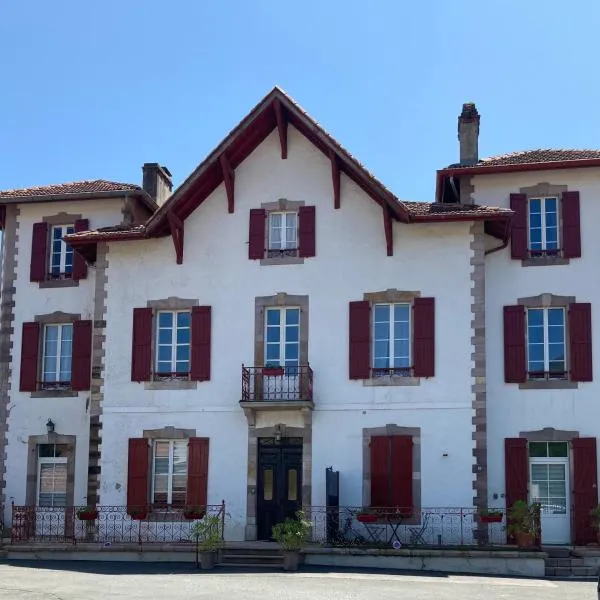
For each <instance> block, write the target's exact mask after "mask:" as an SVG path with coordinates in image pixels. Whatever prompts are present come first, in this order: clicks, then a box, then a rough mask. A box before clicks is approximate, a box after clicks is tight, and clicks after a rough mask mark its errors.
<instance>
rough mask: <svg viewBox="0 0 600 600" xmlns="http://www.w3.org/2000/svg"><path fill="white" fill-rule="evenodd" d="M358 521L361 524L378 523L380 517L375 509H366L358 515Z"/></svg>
mask: <svg viewBox="0 0 600 600" xmlns="http://www.w3.org/2000/svg"><path fill="white" fill-rule="evenodd" d="M356 520H357V521H358V522H359V523H377V521H379V515H378V514H377V511H375V509H373V508H371V507H365V508H363V509H362V510H361V511H360V512H359V513H358V514H357V515H356Z"/></svg>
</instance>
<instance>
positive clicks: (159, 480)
mask: <svg viewBox="0 0 600 600" xmlns="http://www.w3.org/2000/svg"><path fill="white" fill-rule="evenodd" d="M168 490H169V476H168V475H159V474H158V473H157V474H156V475H155V477H154V491H155V492H166V491H168Z"/></svg>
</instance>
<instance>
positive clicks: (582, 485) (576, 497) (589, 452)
mask: <svg viewBox="0 0 600 600" xmlns="http://www.w3.org/2000/svg"><path fill="white" fill-rule="evenodd" d="M572 449H573V525H574V527H573V529H574V532H573V533H574V542H575V544H577V545H578V546H583V545H585V544H589V543H590V542H595V541H596V532H595V530H594V529H593V528H592V527H591V520H590V511H591V510H592V509H593V508H596V506H597V504H598V467H597V459H596V456H597V455H596V438H574V439H573V443H572Z"/></svg>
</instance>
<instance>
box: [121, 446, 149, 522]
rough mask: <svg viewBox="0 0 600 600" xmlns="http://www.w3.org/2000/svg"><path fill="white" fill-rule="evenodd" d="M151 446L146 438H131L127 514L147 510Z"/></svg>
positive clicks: (128, 461)
mask: <svg viewBox="0 0 600 600" xmlns="http://www.w3.org/2000/svg"><path fill="white" fill-rule="evenodd" d="M148 454H149V447H148V440H147V439H145V438H130V439H129V457H128V460H127V514H129V515H130V514H131V513H132V512H134V511H145V510H147V508H148V493H149V485H148V484H149V480H150V477H149V476H150V471H149V464H150V461H149V457H148Z"/></svg>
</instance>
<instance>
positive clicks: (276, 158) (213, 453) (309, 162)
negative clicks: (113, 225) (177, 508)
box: [100, 126, 474, 539]
mask: <svg viewBox="0 0 600 600" xmlns="http://www.w3.org/2000/svg"><path fill="white" fill-rule="evenodd" d="M288 144H289V150H288V159H287V160H282V159H281V156H280V146H279V139H278V137H277V133H276V132H273V133H272V134H271V135H270V136H269V137H268V138H267V139H266V140H265V141H264V142H263V143H262V144H261V145H260V146H259V147H258V148H257V149H256V150H255V151H254V152H253V153H252V154H251V155H250V156H249V157H248V158H247V159H246V160H245V161H244V162H243V163H242V164H241V165H240V166H239V167H238V168H237V169H236V173H235V212H234V213H233V214H228V212H227V199H226V195H225V190H224V187H223V185H221V186H220V187H219V188H218V189H217V190H216V191H215V192H214V193H213V194H212V195H211V196H210V197H209V198H207V199H206V200H205V201H204V202H203V204H202V205H201V206H200V207H199V208H197V209H196V210H195V212H194V213H193V214H192V215H191V216H190V217H189V218H188V219H187V220H186V222H185V250H184V261H183V264H182V265H177V264H176V263H175V253H174V249H173V243H172V241H171V239H170V238H163V239H158V240H148V241H143V242H133V243H132V242H127V243H110V244H109V254H108V257H109V258H108V262H109V267H108V309H107V319H106V320H107V330H106V333H107V340H108V342H107V356H106V380H105V389H104V403H103V416H102V448H101V456H102V459H101V460H102V477H101V490H100V498H101V501H102V504H120V505H123V504H125V503H126V484H127V439H128V438H130V437H141V436H142V432H143V430H145V429H157V428H162V427H166V426H174V427H183V428H193V429H195V430H196V435H198V436H206V437H209V438H210V459H209V487H208V501H209V503H218V502H220V501H221V499H225V501H226V502H227V512H228V513H229V514H230V515H231V523H232V529H230V531H229V532H228V536H229V537H230V538H231V539H241V538H242V537H243V526H244V525H245V521H246V485H247V462H248V456H247V455H248V425H247V422H246V418H245V417H244V414H243V411H242V410H241V408H240V407H239V405H238V402H239V400H240V397H241V365H242V363H244V364H246V365H252V364H253V362H254V335H255V332H254V328H255V315H254V312H255V298H256V297H257V296H271V295H274V294H277V293H278V292H285V293H287V294H298V295H308V296H309V315H310V318H309V362H310V365H311V367H312V369H313V371H314V402H315V410H314V413H313V429H312V432H313V435H312V443H313V455H312V468H313V471H312V472H313V481H312V484H313V488H312V503H313V505H324V504H325V491H324V485H325V473H324V471H325V468H326V467H327V466H331V465H332V466H333V467H334V468H335V469H338V470H339V471H340V480H341V498H340V503H341V504H343V505H360V504H361V503H362V460H363V459H362V452H363V448H362V445H363V441H362V429H363V428H365V427H383V426H385V425H386V424H390V423H393V424H396V425H398V426H403V427H420V428H421V458H422V468H421V486H422V505H423V506H472V504H473V489H472V482H473V477H474V475H473V472H472V465H473V456H472V450H473V441H472V424H471V419H472V417H473V410H472V393H471V383H472V379H471V366H472V362H471V352H472V347H471V285H472V284H471V281H470V273H471V269H472V267H471V266H470V263H469V261H470V258H471V254H472V251H471V249H470V243H471V239H472V236H471V234H470V233H469V228H470V223H468V222H467V223H449V224H427V225H425V224H423V225H411V226H406V225H401V224H397V223H395V224H394V256H393V257H387V256H386V247H385V237H384V228H383V218H382V211H381V208H380V207H379V206H378V205H377V204H376V203H375V202H374V201H373V200H372V199H371V198H369V197H368V196H366V195H365V194H364V192H363V191H362V190H360V189H359V188H358V187H357V186H356V185H355V184H354V183H353V182H351V181H350V180H349V179H347V178H346V177H345V176H343V177H342V186H341V209H339V210H335V209H334V208H333V198H332V195H333V193H332V183H331V166H330V162H329V160H328V159H327V158H326V157H325V156H324V155H323V154H321V153H320V152H319V151H318V150H316V149H315V148H314V146H312V144H310V143H309V142H308V141H307V140H306V139H305V138H304V137H303V136H302V135H301V134H299V133H298V132H297V131H296V130H295V129H293V128H292V126H290V127H289V133H288ZM280 198H285V199H287V200H292V201H305V202H306V204H307V205H315V206H316V207H317V208H316V228H317V238H316V247H317V251H316V257H314V258H308V259H305V261H304V264H302V265H284V266H283V265H278V266H261V265H260V264H259V261H251V260H249V259H248V219H249V210H250V209H251V208H260V205H261V203H263V202H273V201H276V200H278V199H280ZM390 288H396V289H398V290H406V291H419V292H420V293H421V295H422V296H432V297H435V300H436V371H435V377H433V378H431V379H429V380H425V379H422V380H421V383H420V385H419V386H415V387H406V386H403V387H367V386H364V385H363V383H362V382H357V381H350V380H349V379H348V303H349V302H350V301H352V300H362V299H363V294H364V293H365V292H377V291H383V290H387V289H390ZM171 296H176V297H179V298H186V299H189V298H194V299H198V300H199V303H200V304H201V305H210V306H212V353H211V357H212V374H211V380H210V381H209V382H203V383H199V384H198V388H197V389H196V390H177V391H162V390H161V391H158V390H145V389H144V384H142V383H133V382H131V374H130V373H131V332H132V310H133V309H134V308H136V307H145V306H146V303H147V301H149V300H159V299H166V298H168V297H171ZM290 418H291V417H290V416H289V414H288V413H286V415H285V416H284V415H283V414H282V415H281V418H279V419H275V420H276V421H278V422H287V423H290V421H289V419H290ZM290 424H291V423H290ZM257 426H258V425H257ZM444 453H447V454H448V456H447V457H443V456H442V455H443V454H444Z"/></svg>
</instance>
